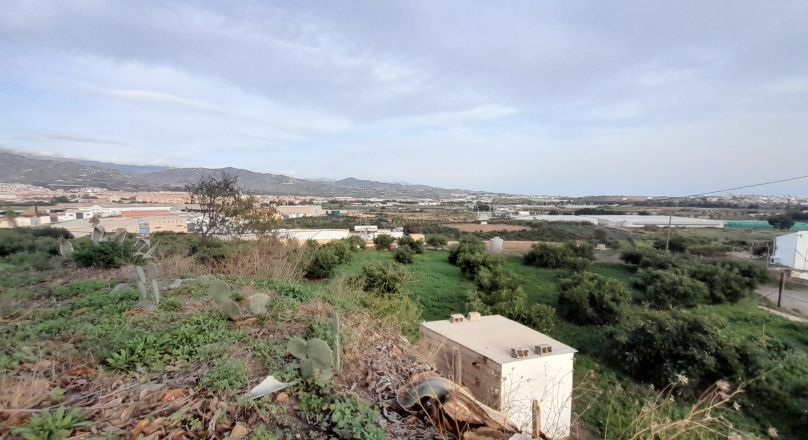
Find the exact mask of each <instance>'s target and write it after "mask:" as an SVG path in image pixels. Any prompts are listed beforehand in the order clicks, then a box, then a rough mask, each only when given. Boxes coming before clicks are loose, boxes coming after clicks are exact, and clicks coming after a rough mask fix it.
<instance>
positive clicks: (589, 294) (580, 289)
mask: <svg viewBox="0 0 808 440" xmlns="http://www.w3.org/2000/svg"><path fill="white" fill-rule="evenodd" d="M560 290H561V294H560V296H559V297H558V311H559V313H560V314H561V316H563V317H564V318H565V319H567V320H568V321H570V322H574V323H576V324H579V325H609V324H617V323H618V322H620V318H621V315H622V313H623V311H624V304H626V303H628V302H629V301H630V300H631V292H630V291H629V289H628V287H626V285H625V284H623V283H621V282H620V281H617V280H613V279H609V278H606V277H604V276H602V275H598V274H595V273H589V272H583V273H580V274H575V275H573V276H572V277H569V278H566V279H563V280H562V281H561V285H560Z"/></svg>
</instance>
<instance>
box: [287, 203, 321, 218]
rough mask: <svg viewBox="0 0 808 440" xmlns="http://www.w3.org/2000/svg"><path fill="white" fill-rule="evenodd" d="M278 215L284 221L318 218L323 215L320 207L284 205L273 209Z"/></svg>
mask: <svg viewBox="0 0 808 440" xmlns="http://www.w3.org/2000/svg"><path fill="white" fill-rule="evenodd" d="M275 209H276V210H277V211H278V215H280V216H281V217H283V219H284V220H288V219H290V218H301V217H320V216H323V215H325V211H323V207H322V206H320V205H284V206H278V207H276V208H275Z"/></svg>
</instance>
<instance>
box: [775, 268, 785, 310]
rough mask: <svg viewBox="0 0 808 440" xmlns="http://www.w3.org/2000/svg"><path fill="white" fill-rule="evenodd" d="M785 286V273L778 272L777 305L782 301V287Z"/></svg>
mask: <svg viewBox="0 0 808 440" xmlns="http://www.w3.org/2000/svg"><path fill="white" fill-rule="evenodd" d="M785 286H786V273H785V272H780V293H779V294H778V295H777V307H780V304H781V303H782V301H783V288H784V287H785Z"/></svg>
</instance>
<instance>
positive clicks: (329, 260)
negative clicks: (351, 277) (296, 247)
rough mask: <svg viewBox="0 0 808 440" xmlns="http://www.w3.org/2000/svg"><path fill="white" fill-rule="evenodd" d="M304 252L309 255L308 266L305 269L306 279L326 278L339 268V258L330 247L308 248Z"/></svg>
mask: <svg viewBox="0 0 808 440" xmlns="http://www.w3.org/2000/svg"><path fill="white" fill-rule="evenodd" d="M306 252H308V254H309V264H308V266H307V267H306V278H308V279H320V278H328V277H330V276H331V274H332V273H334V269H335V268H336V267H337V266H339V263H340V257H339V256H338V255H337V254H336V252H335V251H334V249H333V248H332V247H326V246H316V247H315V246H309V247H308V248H307V250H306Z"/></svg>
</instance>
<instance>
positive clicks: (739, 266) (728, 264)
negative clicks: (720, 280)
mask: <svg viewBox="0 0 808 440" xmlns="http://www.w3.org/2000/svg"><path fill="white" fill-rule="evenodd" d="M712 264H714V265H716V266H719V267H723V268H727V269H732V270H737V271H738V273H740V274H741V276H742V277H743V278H744V280H745V282H746V288H747V289H748V290H755V289H756V288H757V286H758V285H759V284H765V283H767V282H768V281H769V279H770V275H769V271H768V270H766V268H765V267H763V266H760V265H757V264H755V263H752V262H751V261H746V260H740V259H737V258H730V259H727V260H722V261H716V262H714V263H712Z"/></svg>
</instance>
